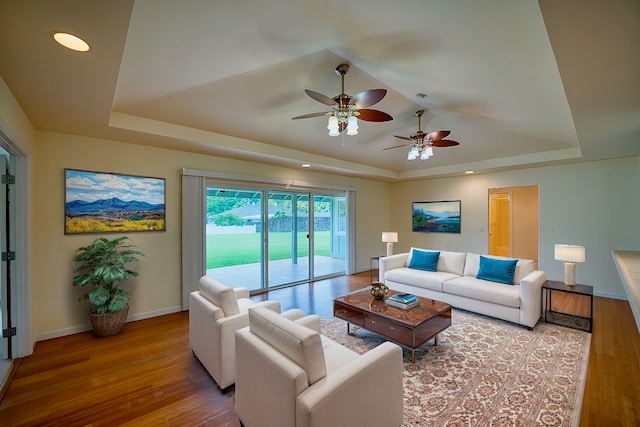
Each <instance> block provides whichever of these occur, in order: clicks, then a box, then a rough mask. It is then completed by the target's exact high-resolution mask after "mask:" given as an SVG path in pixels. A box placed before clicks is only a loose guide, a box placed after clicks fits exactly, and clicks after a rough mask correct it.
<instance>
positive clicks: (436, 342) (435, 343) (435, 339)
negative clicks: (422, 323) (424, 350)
mask: <svg viewBox="0 0 640 427" xmlns="http://www.w3.org/2000/svg"><path fill="white" fill-rule="evenodd" d="M433 343H434V345H438V334H436V336H435V338H434V340H433Z"/></svg>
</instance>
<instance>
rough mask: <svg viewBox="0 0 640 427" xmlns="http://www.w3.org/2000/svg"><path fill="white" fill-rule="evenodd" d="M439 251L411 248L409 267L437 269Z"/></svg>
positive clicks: (427, 269)
mask: <svg viewBox="0 0 640 427" xmlns="http://www.w3.org/2000/svg"><path fill="white" fill-rule="evenodd" d="M439 256H440V252H436V251H420V250H415V249H414V250H413V253H412V254H411V261H409V268H415V269H417V270H425V271H437V267H438V257H439Z"/></svg>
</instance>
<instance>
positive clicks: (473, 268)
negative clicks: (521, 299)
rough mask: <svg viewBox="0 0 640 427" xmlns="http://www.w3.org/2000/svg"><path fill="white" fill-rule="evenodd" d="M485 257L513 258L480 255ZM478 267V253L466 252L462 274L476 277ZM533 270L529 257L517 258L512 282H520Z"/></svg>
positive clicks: (497, 257) (515, 283)
mask: <svg viewBox="0 0 640 427" xmlns="http://www.w3.org/2000/svg"><path fill="white" fill-rule="evenodd" d="M482 256H484V257H486V258H495V259H507V260H508V259H514V258H507V257H501V256H496V255H482ZM479 269H480V255H479V254H474V253H468V254H467V261H466V263H465V266H464V275H465V276H473V277H476V276H477V275H478V270H479ZM532 271H533V260H530V259H518V263H517V264H516V272H515V273H514V275H513V284H514V285H517V284H519V283H520V281H521V280H522V279H524V278H525V277H526V276H527V275H528V274H529V273H531V272H532Z"/></svg>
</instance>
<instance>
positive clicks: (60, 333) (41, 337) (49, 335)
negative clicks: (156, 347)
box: [33, 306, 182, 344]
mask: <svg viewBox="0 0 640 427" xmlns="http://www.w3.org/2000/svg"><path fill="white" fill-rule="evenodd" d="M179 311H182V307H180V306H176V307H168V308H163V309H162V310H155V311H148V312H146V313H138V314H134V315H131V316H128V317H127V323H129V322H135V321H136V320H143V319H149V318H151V317H158V316H164V315H165V314H171V313H177V312H179ZM90 330H91V324H90V323H87V324H85V325H80V326H72V327H70V328H64V329H58V330H55V331H49V332H45V333H43V334H38V335H36V336H35V338H34V341H33V343H34V344H35V343H36V342H38V341H45V340H50V339H53V338H60V337H64V336H67V335H73V334H79V333H80V332H86V331H90Z"/></svg>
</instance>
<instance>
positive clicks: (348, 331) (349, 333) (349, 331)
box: [347, 322, 351, 335]
mask: <svg viewBox="0 0 640 427" xmlns="http://www.w3.org/2000/svg"><path fill="white" fill-rule="evenodd" d="M349 326H351V323H349V322H347V335H351V330H350V328H349Z"/></svg>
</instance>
